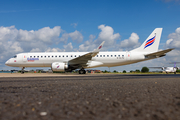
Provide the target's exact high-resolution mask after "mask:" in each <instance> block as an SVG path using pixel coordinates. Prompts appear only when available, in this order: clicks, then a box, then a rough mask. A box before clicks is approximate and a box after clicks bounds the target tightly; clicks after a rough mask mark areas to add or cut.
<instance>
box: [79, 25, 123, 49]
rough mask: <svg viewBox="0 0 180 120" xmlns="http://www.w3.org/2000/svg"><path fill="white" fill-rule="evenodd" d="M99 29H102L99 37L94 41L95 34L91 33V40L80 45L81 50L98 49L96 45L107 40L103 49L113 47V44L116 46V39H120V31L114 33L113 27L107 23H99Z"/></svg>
mask: <svg viewBox="0 0 180 120" xmlns="http://www.w3.org/2000/svg"><path fill="white" fill-rule="evenodd" d="M98 29H100V30H101V32H100V33H99V35H98V38H97V39H96V40H94V41H93V39H94V38H95V36H93V35H90V36H89V40H88V41H86V42H85V43H84V44H81V45H80V46H79V51H92V50H94V49H96V47H98V45H99V44H100V43H102V42H103V41H105V44H104V47H103V50H107V49H108V48H112V46H116V40H118V39H120V34H119V33H114V30H113V28H112V27H110V26H105V25H99V26H98ZM114 48H115V47H114Z"/></svg>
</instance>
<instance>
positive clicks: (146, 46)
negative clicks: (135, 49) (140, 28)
mask: <svg viewBox="0 0 180 120" xmlns="http://www.w3.org/2000/svg"><path fill="white" fill-rule="evenodd" d="M153 43H154V41H153V42H152V43H150V44H148V45H146V46H145V47H144V49H145V48H147V47H149V46H150V45H152V44H153Z"/></svg>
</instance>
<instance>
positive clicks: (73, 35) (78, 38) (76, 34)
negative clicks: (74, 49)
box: [59, 30, 83, 43]
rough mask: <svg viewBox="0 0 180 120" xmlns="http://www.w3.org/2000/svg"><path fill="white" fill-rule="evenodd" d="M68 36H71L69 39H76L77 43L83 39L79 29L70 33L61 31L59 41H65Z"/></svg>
mask: <svg viewBox="0 0 180 120" xmlns="http://www.w3.org/2000/svg"><path fill="white" fill-rule="evenodd" d="M69 37H70V38H71V40H73V41H77V42H78V43H80V42H82V41H83V35H82V34H81V33H80V32H79V31H77V30H75V31H74V32H71V33H63V34H62V37H61V38H60V41H59V42H64V43H66V42H67V41H68V39H69Z"/></svg>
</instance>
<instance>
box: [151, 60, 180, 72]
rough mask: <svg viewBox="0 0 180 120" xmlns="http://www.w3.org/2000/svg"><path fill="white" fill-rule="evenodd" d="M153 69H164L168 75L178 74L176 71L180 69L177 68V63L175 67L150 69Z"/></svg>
mask: <svg viewBox="0 0 180 120" xmlns="http://www.w3.org/2000/svg"><path fill="white" fill-rule="evenodd" d="M149 68H153V69H162V70H163V71H164V72H166V74H168V73H174V74H176V71H177V70H178V69H179V68H180V67H177V66H176V62H175V63H174V67H149Z"/></svg>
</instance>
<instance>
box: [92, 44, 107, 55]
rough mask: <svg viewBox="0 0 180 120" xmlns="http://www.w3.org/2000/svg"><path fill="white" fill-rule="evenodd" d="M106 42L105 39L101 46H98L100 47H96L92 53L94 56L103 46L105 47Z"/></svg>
mask: <svg viewBox="0 0 180 120" xmlns="http://www.w3.org/2000/svg"><path fill="white" fill-rule="evenodd" d="M104 43H105V41H103V42H102V43H101V44H100V45H99V46H98V48H97V49H95V50H94V51H93V52H92V53H93V54H92V57H94V56H96V55H97V54H98V53H99V51H100V50H101V48H102V47H103V45H104Z"/></svg>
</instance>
